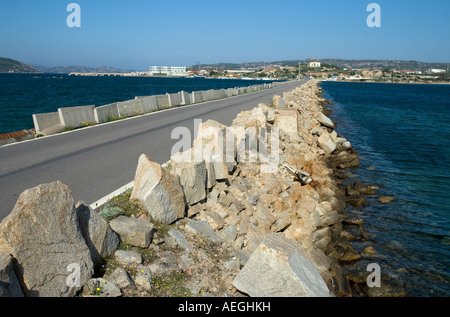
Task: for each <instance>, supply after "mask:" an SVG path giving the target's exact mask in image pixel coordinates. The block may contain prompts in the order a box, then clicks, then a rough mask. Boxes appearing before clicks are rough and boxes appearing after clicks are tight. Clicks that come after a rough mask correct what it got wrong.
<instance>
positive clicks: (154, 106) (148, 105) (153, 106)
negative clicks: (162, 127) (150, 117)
mask: <svg viewBox="0 0 450 317" xmlns="http://www.w3.org/2000/svg"><path fill="white" fill-rule="evenodd" d="M138 99H139V102H140V103H141V109H142V112H143V113H149V112H153V111H157V110H158V109H159V108H158V103H157V101H156V98H155V96H145V97H139V98H138Z"/></svg>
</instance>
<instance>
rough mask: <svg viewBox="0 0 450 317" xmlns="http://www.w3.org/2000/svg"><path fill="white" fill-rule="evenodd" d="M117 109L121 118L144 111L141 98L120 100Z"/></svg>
mask: <svg viewBox="0 0 450 317" xmlns="http://www.w3.org/2000/svg"><path fill="white" fill-rule="evenodd" d="M117 110H118V111H119V116H120V117H121V118H126V117H132V116H136V115H139V114H142V113H143V111H142V109H141V103H140V102H139V99H131V100H126V101H121V102H118V103H117Z"/></svg>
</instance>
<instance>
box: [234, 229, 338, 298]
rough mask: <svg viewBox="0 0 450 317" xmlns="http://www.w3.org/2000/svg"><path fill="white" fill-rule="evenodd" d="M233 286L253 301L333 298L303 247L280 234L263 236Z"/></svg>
mask: <svg viewBox="0 0 450 317" xmlns="http://www.w3.org/2000/svg"><path fill="white" fill-rule="evenodd" d="M233 286H234V287H236V288H237V289H238V290H240V291H241V292H244V293H246V294H248V295H250V296H252V297H306V296H307V297H328V296H330V292H329V290H328V287H327V285H326V283H325V282H324V280H323V279H322V277H321V276H320V274H319V272H318V271H317V269H316V268H315V267H314V266H313V264H311V262H309V260H308V259H307V258H306V257H305V255H304V252H303V249H302V248H301V246H299V245H298V244H296V243H295V242H293V241H290V240H288V239H286V238H284V237H282V236H281V235H278V234H268V235H266V236H264V238H263V240H262V241H261V243H260V245H259V246H258V247H257V248H256V250H255V251H254V252H253V253H252V255H251V256H250V258H249V259H248V261H247V263H246V264H245V266H244V267H243V268H242V270H241V271H240V272H239V274H238V275H237V276H236V277H235V279H234V280H233Z"/></svg>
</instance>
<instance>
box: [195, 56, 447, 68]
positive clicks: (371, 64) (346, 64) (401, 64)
mask: <svg viewBox="0 0 450 317" xmlns="http://www.w3.org/2000/svg"><path fill="white" fill-rule="evenodd" d="M313 60H314V61H318V62H321V63H323V64H331V65H334V66H337V67H340V68H353V69H361V68H366V69H367V68H370V69H391V70H392V69H407V70H413V71H426V70H429V69H431V68H439V69H447V67H448V64H447V63H426V62H419V61H391V60H372V59H361V60H357V59H349V60H346V59H336V58H334V59H332V58H324V59H305V60H299V59H297V60H284V61H272V62H247V63H241V64H230V63H217V64H200V65H193V66H191V67H189V69H192V70H198V69H199V68H200V69H208V68H214V69H257V68H261V67H264V66H296V65H298V63H309V62H311V61H313Z"/></svg>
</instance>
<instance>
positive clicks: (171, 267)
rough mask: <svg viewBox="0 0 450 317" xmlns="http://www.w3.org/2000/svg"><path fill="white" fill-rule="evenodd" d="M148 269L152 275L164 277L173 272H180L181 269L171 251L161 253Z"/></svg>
mask: <svg viewBox="0 0 450 317" xmlns="http://www.w3.org/2000/svg"><path fill="white" fill-rule="evenodd" d="M148 268H149V269H150V271H151V272H152V274H154V275H156V276H162V275H165V274H169V273H171V272H173V271H178V270H179V269H180V267H179V266H178V263H177V260H176V259H175V257H174V256H173V254H172V253H170V252H169V251H164V252H161V253H160V254H159V255H158V259H156V260H155V261H154V262H153V263H151V264H150V265H148Z"/></svg>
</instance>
